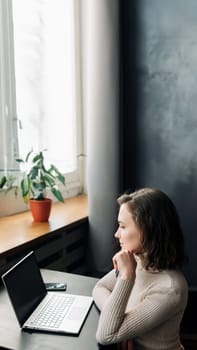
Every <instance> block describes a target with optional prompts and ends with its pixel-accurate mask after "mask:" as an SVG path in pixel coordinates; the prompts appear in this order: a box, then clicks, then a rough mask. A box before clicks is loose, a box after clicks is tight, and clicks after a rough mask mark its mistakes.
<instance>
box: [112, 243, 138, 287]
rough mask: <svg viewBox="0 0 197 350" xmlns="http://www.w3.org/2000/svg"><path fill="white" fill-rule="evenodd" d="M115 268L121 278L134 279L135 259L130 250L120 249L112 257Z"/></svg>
mask: <svg viewBox="0 0 197 350" xmlns="http://www.w3.org/2000/svg"><path fill="white" fill-rule="evenodd" d="M112 261H113V265H114V268H115V270H118V271H119V273H120V277H121V278H122V279H125V280H128V279H134V278H135V269H136V261H135V258H134V256H133V253H132V252H129V251H128V250H126V249H123V250H120V251H119V252H118V253H116V254H115V255H114V257H113V259H112Z"/></svg>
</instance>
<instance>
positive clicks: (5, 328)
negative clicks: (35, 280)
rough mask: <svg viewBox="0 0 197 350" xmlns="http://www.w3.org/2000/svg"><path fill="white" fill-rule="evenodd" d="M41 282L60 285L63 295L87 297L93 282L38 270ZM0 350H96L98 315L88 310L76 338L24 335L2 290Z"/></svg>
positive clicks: (94, 310) (78, 276)
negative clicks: (70, 294) (61, 285)
mask: <svg viewBox="0 0 197 350" xmlns="http://www.w3.org/2000/svg"><path fill="white" fill-rule="evenodd" d="M41 272H42V275H43V278H44V281H45V282H47V281H54V282H55V281H57V282H58V281H63V282H66V283H67V292H68V293H73V294H82V295H91V292H92V289H93V287H94V285H95V283H96V281H97V279H96V278H92V277H85V276H80V275H75V274H69V273H63V272H57V271H50V270H42V271H41ZM0 310H1V317H0V347H1V346H2V347H6V348H8V349H14V350H38V349H42V350H56V349H57V350H61V349H62V350H98V347H97V343H96V339H95V334H96V329H97V324H98V318H99V313H98V311H97V309H96V307H95V305H93V306H92V308H91V310H90V312H89V314H88V317H87V319H86V321H85V323H84V325H83V328H82V330H81V332H80V334H79V336H77V337H76V336H71V335H68V336H66V335H54V334H46V333H27V332H24V331H21V330H20V328H19V325H18V323H17V320H16V317H15V314H14V311H13V309H12V307H11V305H10V302H9V300H8V296H7V293H6V291H5V289H4V288H3V286H2V287H1V288H0Z"/></svg>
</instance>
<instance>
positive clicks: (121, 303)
mask: <svg viewBox="0 0 197 350" xmlns="http://www.w3.org/2000/svg"><path fill="white" fill-rule="evenodd" d="M132 287H133V282H132V281H129V280H122V279H118V281H117V283H116V285H115V287H114V289H113V291H112V293H111V294H110V296H109V297H108V299H107V301H106V303H105V304H104V306H103V309H102V311H101V314H100V318H99V324H98V329H97V334H96V339H97V341H98V343H100V344H103V345H107V344H112V343H116V342H120V341H123V340H126V339H132V338H134V337H136V336H138V335H140V334H143V333H145V332H148V331H150V330H152V329H154V327H156V326H158V325H159V324H161V323H162V322H164V321H166V320H167V319H169V318H170V317H172V315H174V314H175V313H176V312H178V311H179V305H180V303H181V295H179V294H177V292H176V291H174V290H169V289H167V288H166V289H165V288H164V289H162V290H161V289H158V290H157V288H151V287H150V290H149V292H148V293H147V295H146V296H145V297H144V299H143V300H142V301H141V302H140V303H139V304H137V305H135V306H134V307H133V308H132V309H130V310H129V311H128V312H127V313H125V309H126V305H127V302H128V299H129V296H130V293H131V290H132Z"/></svg>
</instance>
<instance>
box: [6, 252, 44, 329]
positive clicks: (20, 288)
mask: <svg viewBox="0 0 197 350" xmlns="http://www.w3.org/2000/svg"><path fill="white" fill-rule="evenodd" d="M2 279H3V282H4V284H5V287H6V289H7V292H8V294H9V297H10V300H11V302H12V305H13V307H14V310H15V313H16V316H17V319H18V321H19V323H20V325H21V326H22V325H23V324H24V322H25V321H26V319H27V318H28V317H29V316H30V315H31V313H32V311H33V310H34V309H35V307H36V306H37V305H38V304H39V303H40V301H41V300H42V299H43V297H44V296H45V295H46V293H47V291H46V288H45V285H44V282H43V279H42V276H41V273H40V269H39V267H38V265H37V262H36V259H35V256H34V253H33V252H31V253H29V254H28V255H27V256H26V257H25V258H23V259H22V260H20V261H19V262H18V263H17V264H16V265H15V266H13V267H12V268H11V269H10V270H8V271H7V272H6V273H5V274H4V275H3V276H2Z"/></svg>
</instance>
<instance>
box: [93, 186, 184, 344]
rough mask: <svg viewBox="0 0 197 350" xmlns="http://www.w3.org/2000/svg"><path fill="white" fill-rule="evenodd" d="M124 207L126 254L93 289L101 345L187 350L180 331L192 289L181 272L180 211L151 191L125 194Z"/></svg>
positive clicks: (119, 256)
mask: <svg viewBox="0 0 197 350" xmlns="http://www.w3.org/2000/svg"><path fill="white" fill-rule="evenodd" d="M118 203H119V206H120V209H119V215H118V223H119V227H118V230H117V232H116V233H115V237H116V238H117V239H118V240H119V243H120V247H121V250H120V251H119V252H118V253H117V254H115V256H114V257H113V265H114V269H113V270H112V271H110V272H109V273H108V274H107V275H105V276H104V277H103V278H102V279H101V280H99V281H98V283H97V284H96V286H95V287H94V289H93V298H94V301H95V303H96V305H97V307H98V308H99V309H100V310H101V313H100V318H99V324H98V329H97V334H96V338H97V341H98V343H99V344H103V345H108V344H114V343H119V344H120V343H121V344H122V345H121V346H122V347H121V346H120V345H119V347H118V348H124V349H125V344H126V343H127V346H126V348H127V349H133V348H134V349H135V350H160V349H163V350H180V349H183V347H182V345H181V342H180V338H179V328H180V323H181V320H182V316H183V313H184V310H185V307H186V304H187V295H188V287H187V283H186V280H185V278H184V276H183V274H182V273H181V272H180V271H179V269H178V268H179V267H180V266H181V265H182V264H183V263H184V262H185V260H186V259H185V253H184V239H183V233H182V230H181V227H180V222H179V217H178V214H177V211H176V208H175V206H174V204H173V203H172V201H171V200H170V199H169V198H168V196H167V195H166V194H164V193H163V192H162V191H160V190H158V189H151V188H144V189H141V190H138V191H136V192H134V193H131V194H124V195H122V196H121V197H120V198H119V199H118ZM127 341H128V342H127ZM123 344H124V346H123Z"/></svg>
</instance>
